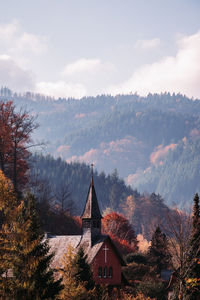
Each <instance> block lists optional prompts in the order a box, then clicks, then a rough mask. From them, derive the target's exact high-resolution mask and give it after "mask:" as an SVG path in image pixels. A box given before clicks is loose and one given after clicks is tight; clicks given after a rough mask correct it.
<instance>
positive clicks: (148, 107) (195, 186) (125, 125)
mask: <svg viewBox="0 0 200 300" xmlns="http://www.w3.org/2000/svg"><path fill="white" fill-rule="evenodd" d="M0 99H2V100H12V101H13V103H14V104H15V105H16V109H20V107H22V106H23V107H26V108H27V110H28V111H29V113H30V114H31V115H32V116H33V117H36V116H37V123H38V124H39V125H40V126H39V127H38V128H37V130H34V132H33V136H32V137H33V139H34V140H35V142H36V143H37V144H43V147H42V149H41V150H39V149H38V148H37V149H36V148H32V150H31V151H32V152H35V151H38V152H39V153H40V152H41V151H42V153H43V154H44V155H46V154H50V155H52V156H53V157H54V158H59V157H60V158H62V159H63V160H65V161H67V162H69V163H70V162H74V163H78V162H80V163H82V162H85V163H86V164H90V163H91V162H93V163H94V164H95V168H96V170H97V171H98V173H101V172H102V171H103V172H105V174H106V176H107V175H109V174H112V172H113V171H114V170H115V169H117V171H118V174H119V177H120V178H123V179H124V181H125V182H126V183H127V185H130V186H131V187H132V189H134V190H135V189H137V191H138V192H140V193H145V192H147V193H149V194H151V193H154V192H155V193H156V194H159V195H160V196H161V197H162V198H163V199H164V200H165V203H166V204H167V205H170V206H171V205H172V206H179V207H185V208H187V209H188V208H189V207H190V203H191V201H192V198H193V195H194V193H196V192H199V191H200V184H199V181H198V180H197V179H195V178H197V177H196V174H198V170H197V165H198V159H199V154H198V140H199V136H200V120H199V115H200V103H199V100H198V99H189V98H187V97H186V96H184V95H181V94H169V93H164V94H149V95H148V96H147V97H140V96H138V95H137V94H130V95H118V96H115V97H113V96H110V95H101V96H97V97H85V98H82V99H80V100H76V99H72V98H70V99H61V98H59V99H54V98H51V97H45V96H43V95H40V94H34V93H30V92H27V93H25V94H17V93H15V92H12V91H11V90H9V89H8V88H5V87H2V88H1V90H0ZM190 149H192V150H191V151H190ZM191 154H192V155H191ZM194 162H197V164H196V163H194ZM168 174H172V176H171V177H170V179H169V177H168ZM172 178H173V179H172ZM106 205H107V204H106Z"/></svg>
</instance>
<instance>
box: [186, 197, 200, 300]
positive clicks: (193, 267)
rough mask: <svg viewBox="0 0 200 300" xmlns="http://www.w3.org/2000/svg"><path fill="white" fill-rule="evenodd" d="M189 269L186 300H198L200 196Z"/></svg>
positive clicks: (196, 208) (195, 210)
mask: <svg viewBox="0 0 200 300" xmlns="http://www.w3.org/2000/svg"><path fill="white" fill-rule="evenodd" d="M188 268H189V272H188V275H189V276H187V279H186V285H187V289H186V295H187V296H186V299H191V300H196V299H199V298H200V206H199V195H198V194H195V196H194V205H193V217H192V233H191V239H190V252H189V258H188Z"/></svg>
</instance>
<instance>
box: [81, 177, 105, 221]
mask: <svg viewBox="0 0 200 300" xmlns="http://www.w3.org/2000/svg"><path fill="white" fill-rule="evenodd" d="M81 218H82V219H101V218H102V216H101V213H100V209H99V204H98V201H97V196H96V192H95V188H94V181H93V176H92V178H91V182H90V187H89V191H88V195H87V199H86V204H85V208H84V211H83V214H82V216H81Z"/></svg>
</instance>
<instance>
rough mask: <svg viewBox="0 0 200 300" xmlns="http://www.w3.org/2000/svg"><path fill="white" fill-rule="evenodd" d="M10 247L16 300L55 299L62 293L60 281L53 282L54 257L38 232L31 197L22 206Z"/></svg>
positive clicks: (32, 198) (33, 202)
mask: <svg viewBox="0 0 200 300" xmlns="http://www.w3.org/2000/svg"><path fill="white" fill-rule="evenodd" d="M12 247H14V248H15V259H14V261H13V278H14V280H15V292H14V295H15V299H30V300H31V299H55V297H56V296H57V295H58V294H59V292H60V291H61V289H62V286H61V279H60V280H55V279H54V272H53V270H52V269H51V268H50V263H51V260H52V258H53V254H49V250H50V249H49V245H48V241H47V240H45V239H44V234H43V233H42V232H41V229H40V225H39V221H38V216H37V213H36V208H35V200H34V197H33V196H32V195H28V196H27V197H26V199H25V200H24V201H22V202H21V205H20V208H19V212H18V214H17V219H16V227H15V235H14V236H13V239H12Z"/></svg>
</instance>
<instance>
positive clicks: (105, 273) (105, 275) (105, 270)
mask: <svg viewBox="0 0 200 300" xmlns="http://www.w3.org/2000/svg"><path fill="white" fill-rule="evenodd" d="M103 273H104V274H103V277H104V278H106V277H107V267H105V268H104V272H103Z"/></svg>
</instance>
